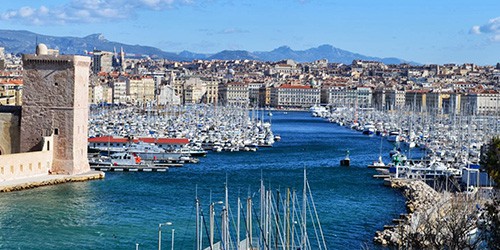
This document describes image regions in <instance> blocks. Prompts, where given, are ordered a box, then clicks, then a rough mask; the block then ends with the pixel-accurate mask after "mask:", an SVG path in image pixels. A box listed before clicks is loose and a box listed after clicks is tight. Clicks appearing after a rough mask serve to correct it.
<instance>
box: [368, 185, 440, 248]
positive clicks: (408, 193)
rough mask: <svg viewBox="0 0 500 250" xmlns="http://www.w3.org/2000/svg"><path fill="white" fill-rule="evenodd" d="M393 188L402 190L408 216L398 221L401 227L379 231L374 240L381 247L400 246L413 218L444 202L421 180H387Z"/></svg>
mask: <svg viewBox="0 0 500 250" xmlns="http://www.w3.org/2000/svg"><path fill="white" fill-rule="evenodd" d="M387 181H388V182H389V185H390V186H391V187H392V188H396V189H399V190H401V192H402V193H403V195H404V196H405V197H406V199H407V200H406V209H407V212H408V214H407V215H402V216H400V218H398V219H397V220H396V221H397V222H399V223H400V224H399V225H394V226H389V227H386V229H384V230H383V231H377V232H376V233H375V237H374V238H373V240H374V241H375V242H376V243H378V244H381V245H399V244H400V243H401V237H402V235H403V232H402V230H404V229H405V227H407V226H411V225H412V218H413V216H414V215H415V214H416V213H423V212H424V211H427V210H429V209H430V208H432V207H433V206H434V205H435V204H438V203H439V201H441V200H442V198H443V196H442V194H441V193H438V192H437V191H436V190H434V189H432V188H431V187H430V186H429V185H427V184H426V183H425V182H423V181H420V180H406V179H405V180H403V179H391V180H387Z"/></svg>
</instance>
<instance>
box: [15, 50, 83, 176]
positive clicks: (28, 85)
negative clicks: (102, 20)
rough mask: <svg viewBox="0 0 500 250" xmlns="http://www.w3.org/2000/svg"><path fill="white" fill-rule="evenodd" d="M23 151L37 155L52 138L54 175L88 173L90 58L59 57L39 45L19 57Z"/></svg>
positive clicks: (52, 170)
mask: <svg viewBox="0 0 500 250" xmlns="http://www.w3.org/2000/svg"><path fill="white" fill-rule="evenodd" d="M23 67H24V74H23V81H24V92H23V107H22V117H21V152H31V151H39V150H41V147H42V143H43V141H42V137H43V136H51V135H52V136H53V142H54V145H50V147H53V164H52V169H51V172H52V173H54V174H79V173H84V172H87V171H90V167H89V163H88V159H87V131H88V109H89V106H88V82H89V71H90V58H89V57H85V56H75V55H58V54H57V53H53V51H52V50H49V49H47V46H45V45H44V44H39V45H38V46H37V48H36V54H35V55H23Z"/></svg>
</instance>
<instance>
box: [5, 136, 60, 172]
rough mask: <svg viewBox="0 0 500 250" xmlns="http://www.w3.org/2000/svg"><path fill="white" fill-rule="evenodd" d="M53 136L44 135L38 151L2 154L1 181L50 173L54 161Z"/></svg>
mask: <svg viewBox="0 0 500 250" xmlns="http://www.w3.org/2000/svg"><path fill="white" fill-rule="evenodd" d="M52 147H53V140H52V137H44V143H43V149H42V151H38V152H29V153H18V154H9V155H0V181H8V180H16V179H23V178H29V177H37V176H44V175H48V174H49V171H50V170H51V167H52V161H53V148H52Z"/></svg>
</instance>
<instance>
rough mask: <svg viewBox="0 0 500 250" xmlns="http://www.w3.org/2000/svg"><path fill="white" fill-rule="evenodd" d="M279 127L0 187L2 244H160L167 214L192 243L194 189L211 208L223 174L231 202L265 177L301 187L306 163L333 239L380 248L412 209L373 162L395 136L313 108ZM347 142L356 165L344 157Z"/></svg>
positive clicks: (280, 186) (285, 116) (339, 245)
mask: <svg viewBox="0 0 500 250" xmlns="http://www.w3.org/2000/svg"><path fill="white" fill-rule="evenodd" d="M268 118H269V117H267V116H266V119H268ZM272 128H273V132H274V134H279V135H280V136H281V138H282V139H281V141H279V142H276V143H275V144H274V146H273V147H272V148H260V149H259V150H258V151H257V152H221V153H214V152H210V153H209V154H208V155H207V157H204V158H201V159H200V160H201V161H200V163H198V164H188V165H185V166H184V167H182V168H171V169H170V170H169V171H168V172H166V173H146V172H124V173H116V172H108V173H106V178H105V179H104V180H99V181H90V182H81V183H68V184H61V185H56V186H47V187H41V188H36V189H32V190H25V191H19V192H12V193H3V194H0V228H1V230H0V249H135V247H136V243H138V244H139V245H138V246H139V249H157V248H158V224H159V223H165V222H171V223H172V225H165V226H162V238H163V240H162V245H163V249H170V246H171V234H172V231H171V230H172V229H175V249H194V246H195V197H196V195H197V196H198V197H199V200H200V203H201V206H202V209H203V210H204V211H208V205H209V204H210V202H211V201H212V202H217V201H221V200H223V199H224V185H225V183H227V186H228V189H229V200H230V203H231V204H235V203H236V199H237V197H238V196H239V197H241V199H242V200H245V199H246V198H247V197H248V196H251V197H254V199H255V200H256V201H258V200H259V193H258V192H259V186H260V180H261V177H262V179H263V181H264V184H265V185H266V186H267V188H270V189H271V190H281V192H283V191H285V190H286V188H291V189H295V190H297V192H298V193H300V192H301V189H302V183H303V179H302V178H303V177H302V175H303V169H304V167H305V168H307V173H308V180H309V185H310V187H311V190H312V194H313V197H314V201H315V203H316V207H317V209H318V215H319V218H320V221H321V224H322V227H323V232H324V234H325V240H326V243H327V246H328V248H329V249H361V248H364V247H368V248H370V249H378V248H380V246H376V245H373V243H372V239H373V236H374V233H375V231H377V230H382V229H383V226H384V225H385V224H390V223H391V220H392V219H393V218H396V217H398V215H399V214H400V213H404V212H405V208H404V201H405V199H404V197H403V196H402V195H401V194H400V193H398V191H397V190H393V189H390V188H388V187H385V186H383V183H382V182H383V181H382V180H380V179H373V178H372V176H373V175H374V174H375V173H376V172H375V171H374V170H372V169H368V168H367V167H366V166H367V165H368V164H370V163H371V162H373V161H375V160H377V159H378V156H379V154H380V152H382V156H383V159H384V161H385V162H386V163H387V162H388V161H389V155H388V152H389V151H390V150H391V149H393V147H394V145H392V144H391V143H389V142H387V141H386V140H385V139H383V140H381V138H380V137H379V136H367V135H363V134H362V133H361V132H358V131H353V130H350V129H348V128H345V127H340V126H338V125H335V124H332V123H329V122H327V121H325V120H323V119H320V118H313V117H311V115H310V114H309V113H307V112H288V113H284V112H281V111H275V112H273V116H272ZM380 149H382V150H380ZM347 150H349V151H350V158H351V166H350V167H341V166H340V164H339V162H340V160H341V159H343V158H344V157H345V154H346V151H347ZM216 209H217V211H218V212H217V216H218V215H219V214H220V209H221V205H219V207H216ZM231 209H232V210H231V211H230V213H231V215H232V216H234V218H236V209H235V206H234V208H231ZM235 223H236V222H234V220H233V221H232V222H231V225H230V226H231V227H233V225H235ZM311 234H312V232H311ZM216 235H218V233H216ZM232 237H234V236H232Z"/></svg>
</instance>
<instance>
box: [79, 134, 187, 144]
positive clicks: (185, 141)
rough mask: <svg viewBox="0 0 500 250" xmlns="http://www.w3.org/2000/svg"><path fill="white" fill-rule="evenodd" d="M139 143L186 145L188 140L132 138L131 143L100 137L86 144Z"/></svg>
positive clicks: (111, 137)
mask: <svg viewBox="0 0 500 250" xmlns="http://www.w3.org/2000/svg"><path fill="white" fill-rule="evenodd" d="M139 141H143V142H146V143H156V144H188V143H189V139H187V138H152V137H143V138H134V139H133V140H132V141H129V139H128V138H124V137H113V136H101V137H93V138H89V139H88V142H101V143H102V142H109V143H127V142H134V143H137V142H139Z"/></svg>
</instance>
